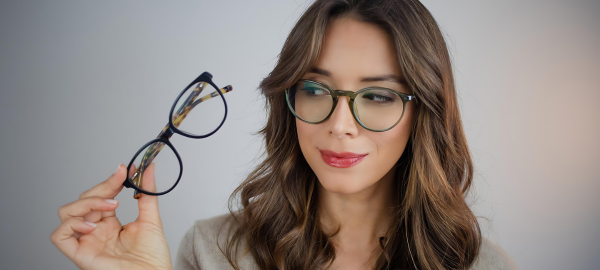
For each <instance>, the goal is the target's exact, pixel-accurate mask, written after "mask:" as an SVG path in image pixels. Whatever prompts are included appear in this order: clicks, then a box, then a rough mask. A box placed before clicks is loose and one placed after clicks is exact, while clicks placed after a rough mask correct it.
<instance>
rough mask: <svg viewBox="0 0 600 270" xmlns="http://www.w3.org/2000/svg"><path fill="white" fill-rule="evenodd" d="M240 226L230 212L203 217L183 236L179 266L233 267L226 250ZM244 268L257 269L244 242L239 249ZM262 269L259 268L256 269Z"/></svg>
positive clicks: (182, 267)
mask: <svg viewBox="0 0 600 270" xmlns="http://www.w3.org/2000/svg"><path fill="white" fill-rule="evenodd" d="M237 227H238V225H237V223H236V221H235V219H234V217H233V216H232V215H231V214H230V213H226V214H222V215H218V216H214V217H211V218H207V219H200V220H197V221H196V222H194V225H192V227H191V228H190V229H188V231H187V232H186V233H185V235H184V236H183V239H182V240H181V243H180V245H179V250H178V251H177V257H176V261H175V269H182V270H191V269H196V270H198V269H216V270H218V269H233V267H232V266H231V264H230V263H229V260H227V258H226V257H225V255H224V254H223V252H224V251H225V249H226V248H227V241H228V240H229V239H230V238H231V235H232V234H233V233H234V232H235V229H237ZM237 254H238V264H239V266H240V267H241V268H242V269H255V268H256V266H255V263H254V259H253V258H252V254H251V253H249V252H247V250H246V248H245V246H244V245H242V246H241V248H240V249H238V253H237ZM256 269H258V268H256Z"/></svg>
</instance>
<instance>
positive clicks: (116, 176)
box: [79, 164, 125, 199]
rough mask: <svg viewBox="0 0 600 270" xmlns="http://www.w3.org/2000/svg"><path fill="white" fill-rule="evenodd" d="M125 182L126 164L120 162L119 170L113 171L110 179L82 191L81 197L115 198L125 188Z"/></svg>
mask: <svg viewBox="0 0 600 270" xmlns="http://www.w3.org/2000/svg"><path fill="white" fill-rule="evenodd" d="M123 182H125V165H123V164H119V167H117V171H116V172H115V173H113V174H112V175H111V176H110V177H108V179H106V180H105V181H103V182H101V183H100V184H97V185H96V186H94V187H93V188H91V189H89V190H87V191H85V192H84V193H81V195H80V196H79V199H83V198H88V197H93V196H95V197H101V198H106V199H108V198H114V197H115V196H117V194H119V192H121V190H122V189H123Z"/></svg>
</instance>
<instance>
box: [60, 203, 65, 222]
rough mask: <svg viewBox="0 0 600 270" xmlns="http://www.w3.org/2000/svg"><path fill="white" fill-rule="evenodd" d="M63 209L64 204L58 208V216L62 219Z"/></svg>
mask: <svg viewBox="0 0 600 270" xmlns="http://www.w3.org/2000/svg"><path fill="white" fill-rule="evenodd" d="M65 211H66V210H65V205H63V206H61V207H60V208H58V217H59V218H61V219H62V218H63V217H64V216H65Z"/></svg>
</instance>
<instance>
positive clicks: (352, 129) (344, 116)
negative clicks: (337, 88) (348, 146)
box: [327, 96, 358, 139]
mask: <svg viewBox="0 0 600 270" xmlns="http://www.w3.org/2000/svg"><path fill="white" fill-rule="evenodd" d="M349 101H350V98H349V97H345V96H342V97H339V98H338V103H337V105H336V106H335V109H334V110H333V113H332V114H331V116H330V117H329V119H328V120H327V122H329V123H328V124H329V127H328V128H329V134H331V135H333V136H334V137H336V138H339V139H342V138H343V137H345V136H346V137H351V138H352V137H356V135H357V134H358V123H356V121H355V120H354V116H353V115H352V111H351V109H350V106H349V103H348V102H349Z"/></svg>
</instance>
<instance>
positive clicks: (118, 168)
mask: <svg viewBox="0 0 600 270" xmlns="http://www.w3.org/2000/svg"><path fill="white" fill-rule="evenodd" d="M121 165H122V164H119V167H117V170H116V171H115V173H117V172H119V170H120V169H121Z"/></svg>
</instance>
